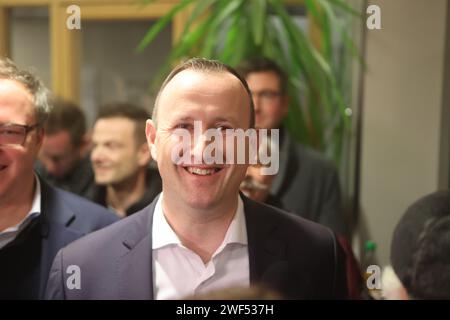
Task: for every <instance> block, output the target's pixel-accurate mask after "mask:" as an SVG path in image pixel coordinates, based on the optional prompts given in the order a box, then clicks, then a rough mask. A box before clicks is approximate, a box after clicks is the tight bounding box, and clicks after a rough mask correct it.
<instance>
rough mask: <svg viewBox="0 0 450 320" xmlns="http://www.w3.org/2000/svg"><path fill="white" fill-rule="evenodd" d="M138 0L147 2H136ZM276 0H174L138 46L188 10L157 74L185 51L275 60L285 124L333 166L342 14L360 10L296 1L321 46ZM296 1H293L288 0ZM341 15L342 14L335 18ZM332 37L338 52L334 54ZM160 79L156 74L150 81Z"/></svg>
mask: <svg viewBox="0 0 450 320" xmlns="http://www.w3.org/2000/svg"><path fill="white" fill-rule="evenodd" d="M143 2H144V4H148V3H150V2H153V1H152V0H143ZM285 2H286V1H283V0H181V1H180V2H179V3H178V4H177V5H175V6H174V7H173V8H172V10H171V11H170V12H169V13H168V14H166V15H165V16H164V17H162V18H161V19H159V20H158V21H157V22H156V23H155V24H154V25H153V26H152V27H151V28H150V29H149V31H148V32H147V34H146V35H145V37H144V38H143V39H142V41H141V43H140V44H139V46H138V51H142V50H143V49H144V48H145V47H147V46H148V45H149V44H150V43H151V42H152V41H153V40H154V39H155V37H156V36H157V35H158V34H159V33H160V32H161V31H162V30H163V29H164V28H165V27H166V26H167V25H168V24H169V23H170V22H171V21H172V19H173V18H174V17H175V15H177V14H179V13H180V12H181V11H183V10H186V9H187V8H189V10H190V11H189V12H190V15H189V18H188V20H187V23H186V25H185V26H184V31H183V32H182V35H181V37H180V38H179V39H178V41H177V43H175V45H174V47H173V49H172V51H171V53H170V56H169V57H168V58H167V62H166V63H165V65H164V66H162V67H161V70H160V74H161V75H163V74H167V72H168V71H169V69H170V67H171V66H172V65H173V63H174V62H176V61H179V60H181V59H184V58H188V57H192V56H200V57H205V58H212V59H218V60H220V61H222V62H224V63H227V64H229V65H231V66H236V65H237V64H238V63H239V62H241V61H242V60H243V59H246V58H249V57H252V56H260V55H263V56H266V57H268V58H272V59H274V60H275V61H277V62H278V63H279V64H280V65H281V66H282V67H283V68H284V70H286V72H287V74H288V77H289V89H288V90H289V94H290V98H291V104H290V108H289V114H288V116H287V118H286V123H285V125H286V127H287V128H288V130H289V131H290V132H291V134H292V135H293V136H294V137H295V138H296V139H297V140H298V141H299V142H302V143H304V144H308V145H310V146H312V147H314V148H316V149H319V150H321V151H325V153H326V154H327V155H329V156H331V157H332V158H333V159H334V160H335V161H336V163H337V164H339V162H340V160H341V157H342V150H343V143H344V138H345V136H346V133H347V132H348V130H349V128H350V126H349V117H348V115H347V114H346V107H347V101H348V99H349V97H348V96H349V93H348V94H346V92H345V91H344V90H346V89H347V88H348V81H347V77H345V76H343V75H345V74H348V72H347V73H346V72H345V70H343V69H345V68H346V67H347V65H348V63H347V61H348V57H349V56H350V54H351V55H352V57H356V56H357V53H356V49H355V46H354V45H353V42H352V41H351V40H350V37H349V32H348V31H347V24H346V23H345V22H346V21H348V17H354V16H360V13H358V12H357V11H355V10H354V9H353V8H352V7H350V6H349V5H348V4H347V3H346V2H345V1H344V0H299V1H298V3H299V4H301V5H304V7H305V8H306V10H307V12H309V13H310V15H309V16H310V17H312V18H313V19H314V20H315V23H316V24H317V26H318V29H319V30H321V32H320V39H319V40H320V41H319V42H320V49H318V48H316V47H315V46H314V45H313V43H312V41H311V39H310V38H309V37H308V36H307V35H306V34H305V31H304V30H303V29H302V28H301V27H300V26H299V25H298V24H297V23H296V21H295V20H294V18H293V17H292V16H291V15H290V14H289V12H288V10H287V8H286V5H285ZM289 3H290V4H295V1H290V2H289ZM342 17H344V19H343V18H342ZM336 35H338V37H339V40H340V41H339V43H341V44H344V46H343V47H340V48H344V54H342V50H341V54H336V45H335V41H333V39H334V38H335V36H336ZM160 80H161V77H156V80H155V84H157V83H160ZM346 81H347V82H346Z"/></svg>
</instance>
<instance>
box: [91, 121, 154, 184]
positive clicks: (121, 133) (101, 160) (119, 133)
mask: <svg viewBox="0 0 450 320" xmlns="http://www.w3.org/2000/svg"><path fill="white" fill-rule="evenodd" d="M142 134H144V133H142ZM92 145H93V149H92V152H91V161H92V167H93V169H94V173H95V182H96V183H97V184H100V185H114V184H120V183H122V182H124V181H126V180H127V179H130V178H133V177H134V176H135V175H136V174H137V172H138V170H139V169H140V168H141V167H146V166H147V165H148V163H149V161H150V152H149V150H148V146H147V144H146V143H142V144H141V145H138V143H137V142H136V135H135V123H134V122H133V121H132V120H130V119H127V118H118V117H117V118H103V119H99V120H97V122H96V123H95V125H94V129H93V132H92Z"/></svg>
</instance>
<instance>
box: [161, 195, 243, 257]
mask: <svg viewBox="0 0 450 320" xmlns="http://www.w3.org/2000/svg"><path fill="white" fill-rule="evenodd" d="M163 196H164V194H163V193H161V195H160V197H159V198H158V200H157V202H156V205H155V211H154V214H153V232H152V237H153V241H152V249H159V248H162V247H164V246H168V245H171V244H177V245H180V246H181V245H182V244H181V241H180V239H179V238H178V236H177V235H176V233H175V231H173V229H172V227H171V226H170V225H169V223H168V222H167V220H166V218H165V217H164V213H163V210H162V199H163ZM230 243H239V244H243V245H247V244H248V242H247V225H246V222H245V214H244V203H243V201H242V199H241V196H240V195H239V196H238V206H237V209H236V213H235V215H234V217H233V220H231V223H230V226H229V227H228V230H227V232H226V234H225V237H224V240H223V242H222V244H221V245H220V246H219V248H218V249H217V251H216V252H220V251H221V250H222V249H223V248H224V247H225V246H226V245H227V244H230Z"/></svg>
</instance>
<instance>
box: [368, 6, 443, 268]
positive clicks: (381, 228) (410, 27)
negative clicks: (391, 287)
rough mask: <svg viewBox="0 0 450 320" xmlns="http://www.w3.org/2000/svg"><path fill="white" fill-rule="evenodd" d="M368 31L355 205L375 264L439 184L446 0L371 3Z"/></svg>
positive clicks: (386, 254) (384, 257)
mask: <svg viewBox="0 0 450 320" xmlns="http://www.w3.org/2000/svg"><path fill="white" fill-rule="evenodd" d="M370 2H371V3H373V4H377V5H379V6H380V8H381V18H382V30H369V31H367V55H366V59H367V63H368V71H367V73H366V76H365V89H364V101H363V124H362V125H363V131H362V155H361V161H362V163H361V210H362V214H363V217H362V220H363V221H366V222H367V228H368V231H369V233H370V235H371V236H370V237H371V238H372V239H373V240H374V241H375V242H377V244H378V258H379V263H380V264H381V265H385V264H387V263H388V262H389V251H390V250H389V249H390V241H391V237H392V232H393V229H394V227H395V225H396V223H397V222H398V220H399V219H400V217H401V215H402V214H403V212H404V211H405V209H406V207H407V206H408V205H409V204H411V203H412V202H413V201H415V200H416V199H417V198H419V197H421V196H423V195H425V194H427V193H429V192H432V191H435V190H436V189H437V188H438V184H439V147H440V126H441V121H440V116H441V109H442V96H443V91H442V81H443V69H444V43H445V41H444V40H445V39H444V37H445V27H446V23H445V21H446V12H447V1H446V0H433V1H429V0H394V1H393V0H372V1H370Z"/></svg>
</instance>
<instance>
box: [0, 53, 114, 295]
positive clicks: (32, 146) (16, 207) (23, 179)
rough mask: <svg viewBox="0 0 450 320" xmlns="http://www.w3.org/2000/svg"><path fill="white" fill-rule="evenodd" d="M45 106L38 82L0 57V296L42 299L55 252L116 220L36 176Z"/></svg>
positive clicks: (43, 88) (44, 90)
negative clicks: (34, 166)
mask: <svg viewBox="0 0 450 320" xmlns="http://www.w3.org/2000/svg"><path fill="white" fill-rule="evenodd" d="M49 111H50V106H49V103H48V90H47V89H46V88H45V87H44V86H43V84H42V82H41V81H40V80H39V79H38V78H36V77H35V76H34V75H33V74H31V73H29V72H27V71H22V70H20V69H18V68H17V66H16V65H15V64H14V63H13V62H12V61H11V60H9V59H3V58H0V299H37V298H41V297H42V296H43V291H44V289H45V286H46V282H47V277H48V273H49V269H50V266H51V262H52V260H53V258H54V256H55V255H56V253H57V251H58V250H59V249H60V248H62V247H63V246H65V245H67V244H69V243H70V242H72V241H73V240H75V239H77V238H79V237H81V236H82V235H84V234H86V233H89V232H91V231H94V230H97V229H99V228H102V227H104V226H106V225H108V224H110V223H112V222H114V221H115V220H116V218H115V216H114V215H113V214H112V213H109V212H108V211H107V210H105V209H103V208H102V207H100V206H97V205H94V204H93V203H90V202H88V201H86V200H83V199H81V198H79V197H76V196H74V195H71V194H69V193H66V192H63V191H62V190H58V189H54V188H51V187H50V186H48V185H47V184H46V183H45V182H44V181H42V180H40V179H39V178H37V176H36V175H35V173H34V171H33V164H34V161H35V159H36V156H37V154H38V151H39V148H40V147H41V144H42V139H43V135H44V129H43V125H44V123H45V120H46V118H47V115H48V113H49Z"/></svg>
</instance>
